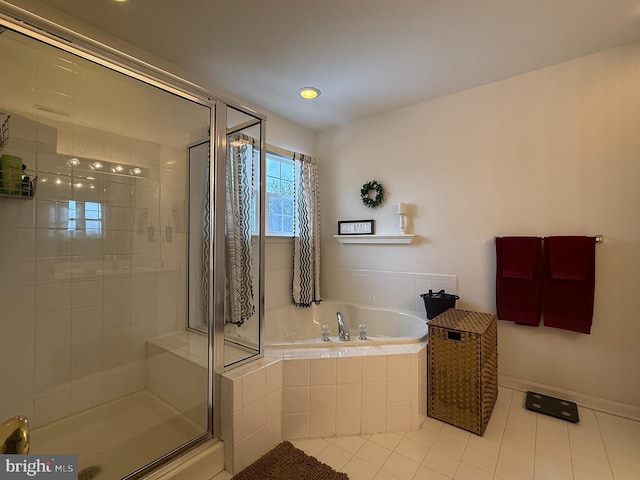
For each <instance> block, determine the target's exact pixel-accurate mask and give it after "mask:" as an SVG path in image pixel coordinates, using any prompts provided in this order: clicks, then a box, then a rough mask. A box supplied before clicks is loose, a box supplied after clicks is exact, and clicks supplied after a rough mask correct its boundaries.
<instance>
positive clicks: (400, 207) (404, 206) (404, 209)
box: [398, 202, 407, 215]
mask: <svg viewBox="0 0 640 480" xmlns="http://www.w3.org/2000/svg"><path fill="white" fill-rule="evenodd" d="M398 214H399V215H406V214H407V204H406V203H404V202H400V203H399V204H398Z"/></svg>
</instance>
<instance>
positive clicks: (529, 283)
mask: <svg viewBox="0 0 640 480" xmlns="http://www.w3.org/2000/svg"><path fill="white" fill-rule="evenodd" d="M541 260H542V239H541V238H540V237H497V238H496V307H497V311H498V318H499V319H501V320H511V321H514V322H516V323H518V324H522V325H531V326H538V324H539V323H540V305H541V298H542V268H541Z"/></svg>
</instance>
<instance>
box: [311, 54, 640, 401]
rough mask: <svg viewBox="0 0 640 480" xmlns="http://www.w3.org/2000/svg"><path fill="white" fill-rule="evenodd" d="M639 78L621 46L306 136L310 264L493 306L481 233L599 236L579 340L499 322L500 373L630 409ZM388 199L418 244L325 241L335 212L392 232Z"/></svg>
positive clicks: (491, 259) (634, 358) (637, 304)
mask: <svg viewBox="0 0 640 480" xmlns="http://www.w3.org/2000/svg"><path fill="white" fill-rule="evenodd" d="M639 85H640V45H638V44H635V45H631V46H628V47H625V48H619V49H615V50H611V51H607V52H603V53H599V54H595V55H591V56H587V57H583V58H580V59H577V60H574V61H570V62H566V63H562V64H559V65H555V66H551V67H548V68H545V69H541V70H538V71H535V72H531V73H528V74H525V75H521V76H517V77H513V78H510V79H507V80H504V81H501V82H497V83H493V84H489V85H486V86H482V87H479V88H476V89H472V90H469V91H465V92H461V93H458V94H454V95H450V96H447V97H443V98H439V99H435V100H432V101H428V102H424V103H420V104H417V105H413V106H410V107H407V108H403V109H400V110H396V111H393V112H389V113H387V114H383V115H380V116H376V117H373V118H370V119H367V120H364V121H360V122H356V123H352V124H350V125H346V126H344V127H340V128H335V129H330V130H327V131H324V132H321V133H320V134H319V135H318V139H317V154H318V157H319V159H320V162H319V164H320V169H321V170H320V175H321V186H322V192H321V198H322V205H321V207H322V222H323V223H322V229H323V257H322V261H323V268H324V269H335V268H338V267H340V268H352V269H363V268H366V269H372V270H386V271H392V272H398V271H400V272H402V271H405V272H431V273H442V274H452V275H457V278H458V293H459V295H460V296H461V300H460V302H459V304H458V307H459V308H466V309H473V310H480V311H488V312H495V247H494V240H493V239H494V237H495V236H501V235H540V236H544V235H574V234H575V235H587V234H588V235H592V234H603V235H604V236H605V242H604V243H603V244H600V245H598V247H597V265H596V295H595V314H594V319H593V328H592V331H591V335H584V334H578V333H572V332H568V331H564V330H559V329H551V328H546V327H543V326H541V327H539V328H529V327H523V326H516V325H514V324H512V323H510V322H500V325H499V354H500V357H499V364H500V366H499V371H500V373H501V375H503V376H508V377H515V378H517V379H521V380H525V381H526V382H530V383H531V382H534V383H539V384H542V385H546V386H550V387H553V388H555V389H558V390H567V391H569V392H575V393H577V394H581V395H587V396H592V397H597V398H599V399H606V400H610V401H614V402H621V403H624V404H627V405H631V406H635V407H638V406H640V368H638V367H639V366H640V348H638V342H639V340H640V323H639V322H638V312H640V295H638V292H637V288H638V286H640V273H639V271H640V223H639V222H638V209H639V208H640V188H639V187H640V183H639V180H640V162H639V161H638V154H639V153H638V152H640V134H639V132H640V87H639ZM371 179H377V180H379V181H380V182H382V184H383V185H384V186H385V187H386V188H387V197H386V201H385V204H384V205H382V206H381V207H380V208H378V209H376V210H368V209H367V208H365V207H364V206H363V205H362V204H361V203H360V195H359V192H360V187H361V186H362V184H363V183H365V182H366V181H368V180H371ZM400 201H403V202H408V203H410V204H411V205H412V208H413V212H412V216H411V217H412V219H411V220H412V221H411V224H412V225H411V228H412V231H413V233H416V234H418V235H420V236H421V241H420V242H419V243H418V244H414V245H410V246H394V245H381V246H358V245H338V243H337V242H335V241H334V239H333V238H331V236H332V235H333V234H334V233H336V222H337V221H338V220H345V219H365V218H374V219H375V220H376V229H377V231H378V232H379V233H386V232H392V231H394V230H395V229H396V228H397V215H396V211H397V203H398V202H400ZM325 282H326V279H325ZM325 287H326V285H325Z"/></svg>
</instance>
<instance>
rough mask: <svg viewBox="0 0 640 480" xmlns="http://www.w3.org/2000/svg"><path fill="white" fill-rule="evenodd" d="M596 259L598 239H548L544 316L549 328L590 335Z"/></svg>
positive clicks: (545, 263)
mask: <svg viewBox="0 0 640 480" xmlns="http://www.w3.org/2000/svg"><path fill="white" fill-rule="evenodd" d="M595 257H596V239H595V237H547V238H545V239H544V260H543V264H544V280H543V282H544V287H543V290H544V293H543V295H542V314H543V317H544V324H545V326H547V327H555V328H564V329H565V330H572V331H574V332H580V333H587V334H588V333H590V331H591V322H592V319H593V300H594V290H595V271H596V262H595Z"/></svg>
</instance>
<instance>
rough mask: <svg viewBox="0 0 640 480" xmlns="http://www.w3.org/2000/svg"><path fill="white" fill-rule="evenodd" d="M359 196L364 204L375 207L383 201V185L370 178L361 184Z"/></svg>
mask: <svg viewBox="0 0 640 480" xmlns="http://www.w3.org/2000/svg"><path fill="white" fill-rule="evenodd" d="M360 197H361V198H362V203H364V204H365V206H367V207H369V208H376V207H378V206H379V205H380V204H381V203H382V202H383V201H384V187H383V186H382V184H381V183H380V182H378V181H377V180H371V181H370V182H367V183H365V184H364V185H362V188H361V189H360Z"/></svg>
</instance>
